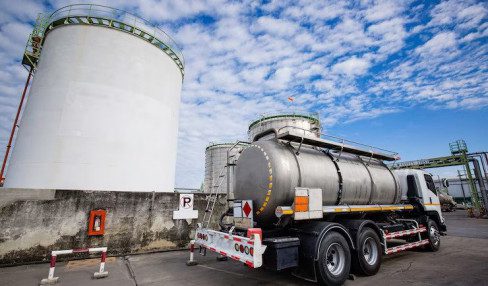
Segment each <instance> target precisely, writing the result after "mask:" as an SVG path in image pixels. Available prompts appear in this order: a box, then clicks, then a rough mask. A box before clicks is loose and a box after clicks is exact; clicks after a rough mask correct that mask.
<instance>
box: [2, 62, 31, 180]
mask: <svg viewBox="0 0 488 286" xmlns="http://www.w3.org/2000/svg"><path fill="white" fill-rule="evenodd" d="M31 76H32V67H31V69H30V71H29V76H28V77H27V81H26V83H25V86H24V91H23V92H22V97H21V98H20V103H19V108H17V114H16V115H15V120H14V125H13V126H12V131H10V138H9V139H8V144H7V150H6V151H5V156H4V157H3V164H2V171H1V172H0V186H3V181H4V180H5V177H4V176H3V175H4V172H5V166H6V165H7V159H8V155H9V153H10V148H11V147H12V141H13V140H14V134H15V129H16V127H17V122H18V121H19V117H20V112H21V111H22V105H23V104H24V99H25V93H26V92H27V87H28V86H29V82H30V79H31Z"/></svg>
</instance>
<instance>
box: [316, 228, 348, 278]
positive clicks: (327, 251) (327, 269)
mask: <svg viewBox="0 0 488 286" xmlns="http://www.w3.org/2000/svg"><path fill="white" fill-rule="evenodd" d="M318 266H319V267H318V268H319V275H318V276H319V283H320V284H321V285H342V284H344V282H345V281H346V279H347V277H348V276H349V270H350V269H351V251H350V250H349V245H348V244H347V241H346V239H345V238H344V236H342V235H340V234H339V233H337V232H335V231H331V232H329V233H328V234H326V236H325V237H324V239H323V240H322V242H321V244H320V252H319V261H318Z"/></svg>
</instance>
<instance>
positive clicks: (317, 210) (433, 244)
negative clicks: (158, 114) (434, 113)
mask: <svg viewBox="0 0 488 286" xmlns="http://www.w3.org/2000/svg"><path fill="white" fill-rule="evenodd" d="M345 142H346V141H344V140H340V141H339V142H337V140H326V139H323V138H318V137H316V136H310V135H306V134H303V133H300V132H296V131H294V130H293V129H290V130H288V131H286V132H284V133H277V134H275V137H274V138H271V139H269V140H259V141H255V142H253V143H252V144H251V145H250V146H249V147H247V148H245V149H244V150H243V152H242V154H241V155H240V157H239V159H238V161H237V166H236V171H235V178H234V195H235V200H234V202H233V208H232V209H229V211H228V212H227V213H225V214H222V218H224V217H226V216H228V217H231V218H232V221H233V223H232V224H224V223H223V220H222V222H221V223H220V229H219V230H214V229H210V228H209V227H208V226H209V222H210V219H209V217H211V216H212V212H213V205H214V204H213V203H212V200H214V198H213V195H212V194H210V195H209V197H208V200H209V201H208V207H207V210H206V213H205V218H204V220H203V222H201V223H199V225H198V229H197V231H196V236H195V239H194V240H193V241H192V242H191V247H190V250H191V254H190V260H189V261H188V263H187V264H188V265H194V264H196V261H195V260H194V257H193V250H194V247H195V245H196V246H199V248H200V252H201V253H202V252H203V253H206V251H207V250H210V251H213V252H216V253H218V254H219V255H220V257H221V258H222V257H226V258H231V259H233V260H237V261H240V262H243V263H245V264H246V265H248V266H249V267H251V268H258V267H262V266H264V267H266V268H271V269H274V270H283V269H290V268H291V269H292V273H293V274H294V275H295V276H297V277H300V278H303V279H305V280H309V281H315V282H318V283H320V284H321V285H341V284H343V283H344V282H345V280H346V279H347V277H348V276H349V274H350V272H351V271H354V272H356V273H362V274H364V275H374V274H376V273H377V272H378V271H379V269H380V265H381V260H382V256H383V255H389V254H393V253H397V252H399V251H404V250H408V249H412V248H420V247H421V248H425V249H428V250H430V251H437V250H438V249H439V247H440V236H441V234H444V233H445V232H446V225H445V223H444V218H443V217H442V213H441V208H440V202H439V198H438V196H437V193H436V189H435V186H434V182H433V180H432V177H431V175H430V174H428V173H426V172H424V171H422V170H413V169H412V170H409V169H403V170H390V169H389V168H388V167H387V166H386V165H385V163H384V161H395V160H398V159H399V157H398V156H397V154H396V153H392V152H386V151H385V150H381V149H375V148H372V147H368V148H364V147H362V146H361V147H358V146H357V144H356V145H354V144H349V143H348V144H346V143H345ZM363 146H364V145H363ZM392 240H395V241H392ZM399 240H400V241H399ZM400 242H401V243H400Z"/></svg>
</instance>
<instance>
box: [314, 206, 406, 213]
mask: <svg viewBox="0 0 488 286" xmlns="http://www.w3.org/2000/svg"><path fill="white" fill-rule="evenodd" d="M401 210H413V206H412V205H344V206H323V207H322V211H323V212H324V213H349V212H375V211H401Z"/></svg>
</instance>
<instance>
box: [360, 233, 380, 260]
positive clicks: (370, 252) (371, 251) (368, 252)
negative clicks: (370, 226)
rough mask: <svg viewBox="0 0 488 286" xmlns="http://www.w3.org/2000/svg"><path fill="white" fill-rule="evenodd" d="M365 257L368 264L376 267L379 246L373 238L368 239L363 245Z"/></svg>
mask: <svg viewBox="0 0 488 286" xmlns="http://www.w3.org/2000/svg"><path fill="white" fill-rule="evenodd" d="M363 256H364V260H365V261H366V263H368V264H369V265H374V264H375V263H376V261H377V260H378V245H376V242H375V241H374V239H373V238H371V237H368V238H366V240H364V243H363Z"/></svg>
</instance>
